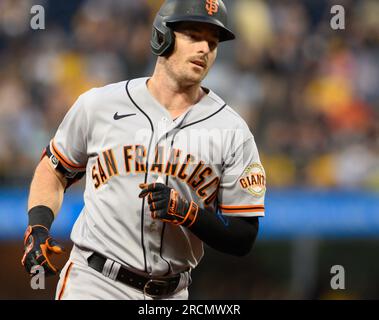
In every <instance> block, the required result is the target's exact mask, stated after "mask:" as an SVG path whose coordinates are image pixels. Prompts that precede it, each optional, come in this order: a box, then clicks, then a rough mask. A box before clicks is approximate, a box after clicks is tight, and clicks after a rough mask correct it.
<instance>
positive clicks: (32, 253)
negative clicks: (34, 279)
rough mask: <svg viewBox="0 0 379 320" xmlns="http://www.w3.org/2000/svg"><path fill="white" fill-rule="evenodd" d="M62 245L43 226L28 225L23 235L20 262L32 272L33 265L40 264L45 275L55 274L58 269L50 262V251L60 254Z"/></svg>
mask: <svg viewBox="0 0 379 320" xmlns="http://www.w3.org/2000/svg"><path fill="white" fill-rule="evenodd" d="M63 251H64V249H63V247H62V246H61V245H60V244H59V243H58V242H57V241H56V240H54V239H53V238H51V236H50V234H49V230H48V229H47V228H45V227H44V226H40V225H35V226H28V228H27V229H26V232H25V236H24V256H23V257H22V260H21V263H22V265H23V266H24V267H25V269H26V271H27V272H28V273H30V274H32V268H33V267H34V266H42V267H43V268H44V270H45V275H46V276H51V275H55V274H56V273H57V272H58V269H57V268H56V267H55V266H54V265H53V264H52V263H51V261H50V256H51V254H52V253H56V254H60V253H62V252H63Z"/></svg>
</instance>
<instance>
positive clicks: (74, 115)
mask: <svg viewBox="0 0 379 320" xmlns="http://www.w3.org/2000/svg"><path fill="white" fill-rule="evenodd" d="M87 131H88V122H87V116H86V112H85V109H84V104H83V96H80V97H79V98H78V99H77V100H76V102H75V103H74V105H73V106H72V107H71V109H70V110H69V111H68V112H67V114H66V116H65V117H64V119H63V121H62V123H61V124H60V126H59V127H58V130H57V132H56V134H55V136H54V138H53V139H52V140H51V141H50V151H51V153H52V154H53V155H54V156H55V157H56V158H57V159H58V160H59V162H60V163H61V164H62V165H63V167H64V168H65V169H66V170H68V171H69V172H83V171H85V170H86V164H87V160H88V156H87V135H88V132H87Z"/></svg>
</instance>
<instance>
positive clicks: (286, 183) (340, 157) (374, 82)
mask: <svg viewBox="0 0 379 320" xmlns="http://www.w3.org/2000/svg"><path fill="white" fill-rule="evenodd" d="M225 2H226V3H227V5H228V7H229V11H230V16H231V22H232V28H233V30H235V32H236V33H237V35H238V38H239V39H238V41H236V42H234V43H233V44H232V43H230V44H221V45H220V52H219V59H218V61H217V63H216V65H215V66H214V69H213V70H212V72H211V73H210V74H209V76H208V78H207V79H206V81H205V85H206V86H209V87H210V88H211V89H213V90H214V91H215V92H216V93H219V94H220V95H221V96H222V97H223V98H224V99H225V100H226V101H227V102H228V104H230V105H231V106H232V107H233V108H234V109H236V111H237V112H239V113H240V114H241V115H242V116H243V117H244V119H245V120H246V121H247V122H248V124H249V126H250V127H251V129H252V132H253V133H254V135H255V138H256V141H257V145H258V147H259V150H260V153H261V158H262V162H263V164H264V166H265V168H266V171H267V175H268V183H269V185H270V187H320V188H332V187H338V188H368V189H377V188H379V19H378V17H379V1H377V0H362V1H353V0H345V1H343V0H341V1H339V2H338V4H340V5H343V7H344V9H345V14H346V17H345V29H344V30H333V29H332V28H331V25H330V20H331V18H332V17H333V14H331V7H332V5H333V4H334V2H333V1H329V0H268V1H263V0H226V1H225ZM161 3H162V1H161V0H159V1H158V0H107V1H105V0H81V1H79V0H76V1H74V0H69V1H67V0H66V1H63V0H54V1H52V0H50V1H48V0H41V1H34V0H1V1H0V65H1V72H0V185H3V186H11V185H14V186H18V185H19V186H24V185H25V183H29V182H30V180H31V177H32V174H33V169H34V167H35V165H36V162H37V161H38V158H39V156H40V153H41V151H42V148H43V147H44V146H45V145H47V143H48V142H49V140H50V139H51V137H52V136H53V135H54V133H55V130H56V128H57V126H58V125H59V123H60V122H61V120H62V118H63V116H64V114H65V113H66V112H67V110H68V109H69V108H70V106H71V105H72V104H73V102H74V101H75V100H76V98H77V97H78V95H80V94H81V93H83V92H84V91H86V90H88V89H90V88H92V87H97V86H102V85H105V84H108V83H111V82H118V81H123V80H126V79H130V78H135V77H141V76H148V75H149V74H151V72H152V70H153V67H154V63H155V58H154V57H153V56H152V54H151V52H150V47H149V43H150V34H151V24H152V20H153V18H154V15H155V12H156V10H157V9H158V8H159V6H160V4H161ZM34 4H40V5H42V6H43V7H44V8H45V14H46V21H45V27H46V29H45V30H33V29H32V28H31V27H30V19H31V17H32V16H33V15H32V14H31V13H30V8H31V7H32V6H33V5H34Z"/></svg>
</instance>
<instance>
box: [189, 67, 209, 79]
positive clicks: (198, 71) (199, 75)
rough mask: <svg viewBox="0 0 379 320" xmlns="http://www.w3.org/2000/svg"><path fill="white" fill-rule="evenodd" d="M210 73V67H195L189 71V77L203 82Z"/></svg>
mask: <svg viewBox="0 0 379 320" xmlns="http://www.w3.org/2000/svg"><path fill="white" fill-rule="evenodd" d="M207 74H208V69H205V68H200V67H196V66H195V67H193V68H191V70H190V72H189V78H191V79H192V80H193V81H194V82H201V81H203V80H204V78H205V77H206V76H207Z"/></svg>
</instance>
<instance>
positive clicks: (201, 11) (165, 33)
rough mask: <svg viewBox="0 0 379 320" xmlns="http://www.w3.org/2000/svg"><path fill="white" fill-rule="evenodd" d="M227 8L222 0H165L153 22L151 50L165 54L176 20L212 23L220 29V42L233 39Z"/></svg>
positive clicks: (172, 36) (171, 41)
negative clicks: (229, 27)
mask: <svg viewBox="0 0 379 320" xmlns="http://www.w3.org/2000/svg"><path fill="white" fill-rule="evenodd" d="M227 20H228V19H227V10H226V7H225V4H224V2H223V1H222V0H166V1H165V2H164V4H163V5H162V7H161V8H160V10H159V12H158V14H157V16H156V17H155V20H154V23H153V33H152V37H151V42H150V43H151V51H152V52H153V54H155V55H157V56H163V55H165V54H167V53H168V52H169V51H170V49H171V48H172V46H173V44H174V42H175V37H174V32H173V31H172V29H171V27H172V24H174V23H177V22H187V21H196V22H202V23H210V24H213V25H215V26H217V27H219V29H220V38H219V40H220V42H222V41H228V40H233V39H235V36H234V34H233V32H232V31H230V30H229V29H228V21H227Z"/></svg>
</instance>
